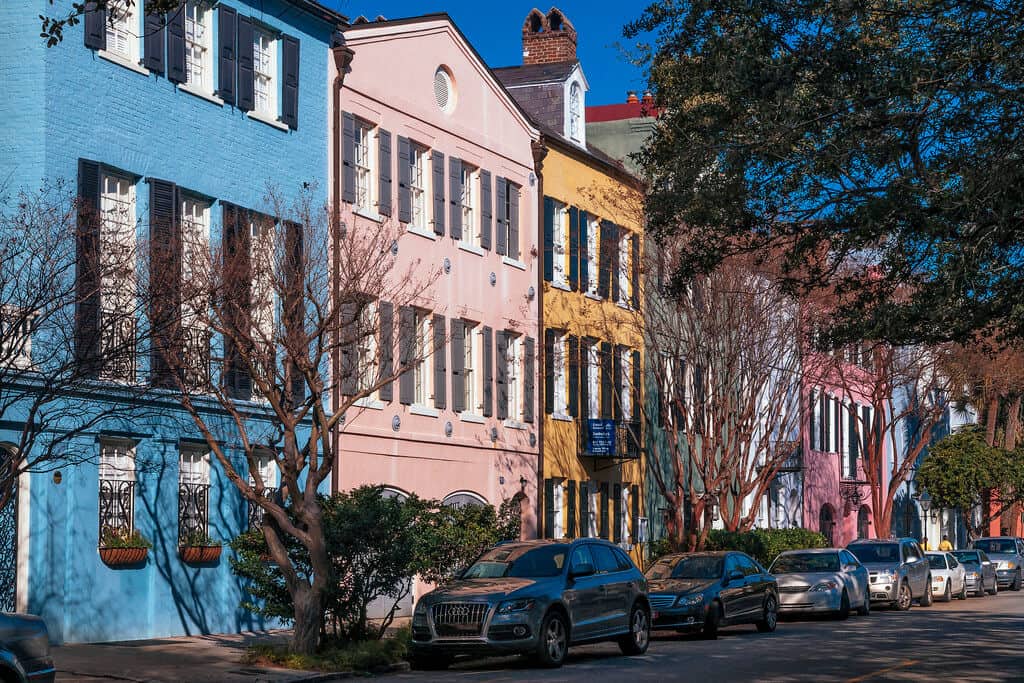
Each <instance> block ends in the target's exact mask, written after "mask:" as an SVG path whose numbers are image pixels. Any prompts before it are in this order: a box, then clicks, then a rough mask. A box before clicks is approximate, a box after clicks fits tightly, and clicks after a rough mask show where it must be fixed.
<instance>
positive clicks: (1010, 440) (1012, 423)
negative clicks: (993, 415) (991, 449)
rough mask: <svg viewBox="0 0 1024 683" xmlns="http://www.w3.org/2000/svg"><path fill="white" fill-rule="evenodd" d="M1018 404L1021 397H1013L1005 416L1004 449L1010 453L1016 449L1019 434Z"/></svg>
mask: <svg viewBox="0 0 1024 683" xmlns="http://www.w3.org/2000/svg"><path fill="white" fill-rule="evenodd" d="M1020 402H1021V396H1020V395H1019V394H1018V395H1017V396H1014V397H1013V401H1012V402H1011V403H1010V408H1009V411H1008V413H1007V415H1006V439H1005V441H1004V443H1005V448H1006V450H1008V451H1012V450H1013V449H1015V448H1016V447H1017V434H1018V433H1019V432H1020Z"/></svg>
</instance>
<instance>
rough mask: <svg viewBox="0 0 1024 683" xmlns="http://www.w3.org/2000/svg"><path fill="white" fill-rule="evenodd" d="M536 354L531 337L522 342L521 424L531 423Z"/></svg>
mask: <svg viewBox="0 0 1024 683" xmlns="http://www.w3.org/2000/svg"><path fill="white" fill-rule="evenodd" d="M536 367H537V352H536V350H535V348H534V340H533V337H526V338H525V339H524V340H523V422H526V423H532V422H533V404H534V401H535V400H536V399H535V398H534V394H535V393H536V392H535V391H534V387H535V386H536V384H535V382H536Z"/></svg>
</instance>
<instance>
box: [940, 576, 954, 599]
mask: <svg viewBox="0 0 1024 683" xmlns="http://www.w3.org/2000/svg"><path fill="white" fill-rule="evenodd" d="M942 602H953V590H952V589H951V588H950V587H949V581H947V582H946V592H944V593H943V594H942Z"/></svg>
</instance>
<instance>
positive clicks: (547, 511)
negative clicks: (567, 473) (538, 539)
mask: <svg viewBox="0 0 1024 683" xmlns="http://www.w3.org/2000/svg"><path fill="white" fill-rule="evenodd" d="M554 537H555V480H554V479H545V480H544V538H554Z"/></svg>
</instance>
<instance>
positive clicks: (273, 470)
mask: <svg viewBox="0 0 1024 683" xmlns="http://www.w3.org/2000/svg"><path fill="white" fill-rule="evenodd" d="M254 457H255V458H256V468H257V469H258V470H259V472H260V476H261V477H262V478H263V488H265V489H276V488H277V486H278V485H277V477H278V469H277V460H276V458H275V457H274V454H273V453H271V452H269V451H267V452H260V451H258V452H256V453H255V455H254ZM249 486H253V487H254V486H256V477H254V476H252V468H251V466H250V469H249Z"/></svg>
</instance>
